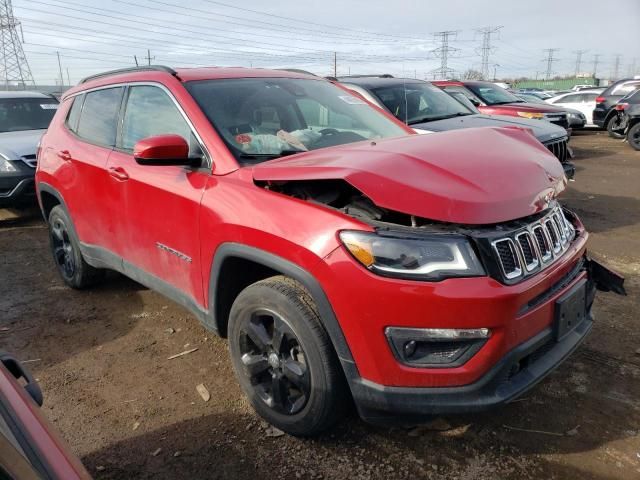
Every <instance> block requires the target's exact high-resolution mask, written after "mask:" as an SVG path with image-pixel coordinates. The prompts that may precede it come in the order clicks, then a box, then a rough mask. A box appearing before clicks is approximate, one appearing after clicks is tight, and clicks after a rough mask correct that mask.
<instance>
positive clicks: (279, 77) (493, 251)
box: [36, 66, 624, 435]
mask: <svg viewBox="0 0 640 480" xmlns="http://www.w3.org/2000/svg"><path fill="white" fill-rule="evenodd" d="M38 160H39V161H38V171H37V174H36V185H37V191H38V196H39V201H40V205H41V207H42V212H43V215H44V217H45V218H46V219H47V222H48V225H49V232H50V240H51V249H52V252H53V258H54V261H55V265H56V268H57V270H58V272H59V274H60V275H61V277H62V279H63V280H64V282H65V283H66V284H67V285H68V286H70V287H72V288H86V287H89V286H90V285H92V284H94V283H95V282H98V281H99V280H100V278H101V277H102V275H103V272H104V270H103V269H112V270H117V271H119V272H121V273H123V274H125V275H127V276H129V277H131V278H133V279H135V280H136V281H139V282H140V283H142V284H144V285H147V286H149V287H150V288H153V289H156V290H158V291H159V292H161V293H163V294H164V295H166V296H168V297H169V298H172V299H174V300H175V301H177V302H178V303H180V304H181V305H183V306H185V307H186V308H188V309H190V310H191V311H192V312H193V313H194V314H195V315H196V316H197V317H198V318H199V319H200V320H201V321H202V322H203V324H204V325H205V326H206V327H208V328H210V329H211V330H214V331H217V332H218V333H219V334H221V335H223V336H227V337H228V338H229V349H230V355H231V360H232V364H233V367H234V369H235V372H236V376H237V378H238V381H239V383H240V385H241V387H242V389H243V390H244V392H245V393H246V395H247V396H248V398H249V401H250V402H251V404H252V405H253V407H254V408H255V410H256V411H257V412H258V413H259V414H260V415H261V416H262V417H263V418H264V419H266V420H267V421H269V422H271V423H272V424H273V425H275V426H276V427H278V428H280V429H282V430H284V431H285V432H289V433H290V434H294V435H313V434H316V433H319V432H320V431H323V430H326V429H327V428H329V427H330V426H332V425H333V424H335V422H337V421H339V420H340V419H341V418H342V416H343V415H344V414H345V411H346V410H347V409H348V406H349V405H350V403H351V399H353V400H354V402H355V404H356V405H357V407H358V411H359V413H360V415H361V416H362V417H363V418H364V419H366V420H369V421H372V422H376V421H377V422H384V421H386V420H389V419H393V418H395V419H398V418H402V417H404V418H412V419H414V420H415V418H417V417H424V416H425V415H430V414H444V413H456V412H471V411H476V410H482V409H485V408H488V407H491V406H496V405H501V404H503V403H505V402H508V401H510V400H512V399H513V398H515V397H516V396H518V395H521V394H522V393H523V392H525V391H526V390H528V389H529V388H531V387H532V386H533V385H535V384H536V383H537V382H538V381H540V380H541V379H542V378H543V377H544V376H545V375H546V374H548V373H549V372H550V371H551V370H553V369H554V368H555V367H556V366H557V365H559V364H560V363H561V362H562V361H563V360H564V359H565V358H566V357H567V356H568V355H569V354H570V353H571V352H572V351H573V350H574V349H575V348H576V347H577V346H578V345H579V344H580V343H581V342H582V341H583V340H584V338H585V337H586V335H587V334H588V333H589V331H590V330H591V327H592V319H591V314H590V312H591V305H592V302H593V299H594V295H595V289H596V288H601V289H615V290H616V291H618V292H621V293H622V292H623V291H624V288H623V284H622V279H621V278H620V277H618V276H616V275H615V274H613V273H611V272H609V271H608V270H606V269H605V268H604V267H602V266H600V264H598V263H596V262H594V261H593V260H590V259H589V258H588V257H587V256H586V243H587V237H588V234H587V232H586V230H585V229H584V226H583V225H582V223H580V220H579V219H578V217H577V216H576V215H575V214H573V213H572V212H570V211H568V210H566V209H563V208H562V207H561V205H560V204H559V203H558V201H557V196H558V195H559V194H560V193H561V192H562V190H563V189H564V188H565V186H566V177H565V175H564V173H563V171H562V168H561V167H560V164H559V163H558V161H557V160H556V158H555V157H554V156H553V155H551V153H550V152H549V151H548V150H547V149H546V148H545V147H544V146H543V145H541V144H540V142H538V140H536V139H535V138H534V137H533V135H532V134H531V133H530V132H529V131H526V130H522V129H513V128H483V129H479V128H477V129H464V130H455V131H451V132H442V133H439V134H438V135H416V134H415V133H414V132H413V131H412V130H411V129H410V128H409V127H407V126H406V125H404V124H403V123H402V122H400V121H398V120H397V119H396V118H394V117H393V116H391V115H388V114H386V113H385V112H384V111H382V110H380V109H377V108H376V107H374V106H372V105H370V104H368V103H367V102H365V101H364V100H362V99H361V98H359V97H356V96H354V95H353V94H351V93H350V92H349V91H348V90H346V89H343V88H341V87H339V86H336V85H333V84H332V83H331V82H329V81H327V80H324V79H320V78H318V77H311V76H307V75H303V74H297V73H293V72H286V71H278V70H261V69H256V70H254V69H243V68H200V69H188V68H187V69H178V70H172V69H170V68H167V67H153V66H151V67H144V68H137V69H136V68H133V69H127V70H124V71H123V70H120V71H115V72H107V73H105V74H102V75H98V76H94V77H91V78H88V79H86V80H85V81H83V82H81V83H80V84H79V85H78V86H76V87H74V88H72V89H71V90H69V91H67V92H66V93H65V95H64V97H63V101H62V104H61V108H60V109H59V111H58V112H57V114H56V116H55V117H54V120H53V122H52V124H51V127H50V128H49V129H48V130H47V132H46V133H45V135H44V137H43V139H42V147H41V149H40V155H39V158H38ZM425 312H429V315H425ZM178 381H180V379H178Z"/></svg>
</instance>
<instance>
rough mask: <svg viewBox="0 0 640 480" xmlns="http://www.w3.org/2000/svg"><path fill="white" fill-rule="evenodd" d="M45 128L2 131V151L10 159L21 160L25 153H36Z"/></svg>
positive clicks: (0, 135) (0, 136) (0, 151)
mask: <svg viewBox="0 0 640 480" xmlns="http://www.w3.org/2000/svg"><path fill="white" fill-rule="evenodd" d="M44 132H45V130H24V131H21V132H2V133H0V153H1V154H3V155H4V156H5V157H7V158H8V159H9V160H19V159H20V157H22V156H24V155H35V153H36V148H37V146H38V141H39V140H40V137H42V135H43V134H44Z"/></svg>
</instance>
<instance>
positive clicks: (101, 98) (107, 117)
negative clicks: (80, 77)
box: [74, 87, 123, 147]
mask: <svg viewBox="0 0 640 480" xmlns="http://www.w3.org/2000/svg"><path fill="white" fill-rule="evenodd" d="M122 90H123V88H122V87H115V88H105V89H102V90H95V91H93V92H89V93H87V94H85V100H84V106H83V107H82V113H81V114H80V122H79V123H78V128H77V130H76V133H77V134H78V135H79V136H80V137H82V138H84V139H85V140H87V141H89V142H91V143H97V144H98V145H104V146H107V147H113V146H114V145H115V143H116V123H117V120H118V111H119V109H120V102H121V100H122ZM74 103H75V102H74Z"/></svg>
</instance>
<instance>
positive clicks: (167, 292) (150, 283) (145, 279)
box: [80, 242, 218, 333]
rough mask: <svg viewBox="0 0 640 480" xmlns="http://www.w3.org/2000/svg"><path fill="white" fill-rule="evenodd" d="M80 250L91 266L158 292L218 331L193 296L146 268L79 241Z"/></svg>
mask: <svg viewBox="0 0 640 480" xmlns="http://www.w3.org/2000/svg"><path fill="white" fill-rule="evenodd" d="M80 251H81V252H82V256H83V257H84V259H85V261H86V262H87V263H88V264H89V265H91V266H92V267H95V268H108V269H110V270H115V271H116V272H119V273H121V274H122V275H124V276H126V277H129V278H130V279H132V280H134V281H136V282H138V283H140V284H142V285H144V286H145V287H147V288H149V289H151V290H154V291H156V292H158V293H159V294H161V295H163V296H165V297H167V298H169V299H171V300H173V301H174V302H176V303H177V304H179V305H181V306H183V307H184V308H186V309H187V310H189V311H190V312H191V313H193V314H194V315H195V316H196V317H197V318H198V320H200V323H202V324H203V325H204V326H205V327H206V328H208V329H210V330H213V331H214V332H215V333H218V330H217V329H216V328H215V326H214V325H212V323H211V322H208V321H207V318H208V315H209V312H208V311H207V310H205V309H204V308H202V306H200V305H199V304H198V302H196V301H195V299H194V298H193V297H191V296H189V295H187V294H186V293H184V292H183V291H182V290H180V289H178V288H176V287H174V286H173V285H171V284H170V283H167V282H165V281H164V280H162V279H160V278H158V277H156V276H155V275H153V274H151V273H149V272H147V271H146V270H143V269H141V268H139V267H137V266H135V265H133V264H132V263H129V262H127V261H125V260H123V259H122V258H121V257H119V256H118V255H116V254H115V253H113V252H111V251H110V250H107V249H105V248H102V247H98V246H96V245H89V244H87V243H82V242H81V243H80Z"/></svg>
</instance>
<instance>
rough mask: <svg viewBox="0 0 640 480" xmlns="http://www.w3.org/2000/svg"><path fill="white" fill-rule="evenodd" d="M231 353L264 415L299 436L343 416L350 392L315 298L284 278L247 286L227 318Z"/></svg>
mask: <svg viewBox="0 0 640 480" xmlns="http://www.w3.org/2000/svg"><path fill="white" fill-rule="evenodd" d="M229 349H230V352H231V360H232V362H233V367H234V370H235V372H236V376H237V378H238V380H239V382H240V385H241V387H242V389H243V390H244V392H245V394H246V395H247V397H248V398H249V401H250V402H251V404H252V405H253V407H254V409H255V410H256V412H258V414H259V415H260V416H261V417H262V418H264V419H265V420H267V421H268V422H269V423H271V424H272V425H274V426H276V427H277V428H279V429H281V430H283V431H285V432H287V433H289V434H291V435H299V436H311V435H316V434H318V433H321V432H323V431H325V430H327V429H328V428H330V427H331V426H333V425H334V424H335V423H336V422H337V421H339V420H340V419H342V418H343V416H344V414H345V412H346V410H347V408H348V406H349V402H350V400H349V396H348V389H347V387H346V384H345V380H344V377H343V374H342V371H341V367H340V363H339V362H338V358H337V356H336V354H335V352H334V350H333V347H332V345H331V342H330V339H329V337H328V335H327V332H326V331H325V329H324V327H323V326H322V324H321V322H320V318H319V315H318V311H317V308H316V306H315V303H314V302H313V299H312V298H311V296H310V295H309V293H308V292H307V291H306V290H305V289H304V288H303V287H302V285H300V284H299V283H298V282H296V281H294V280H292V279H290V278H288V277H284V276H276V277H271V278H268V279H266V280H262V281H260V282H257V283H254V284H253V285H250V286H249V287H247V288H245V289H244V290H243V291H242V292H241V293H240V294H239V295H238V297H237V298H236V300H235V302H234V303H233V307H232V308H231V313H230V316H229Z"/></svg>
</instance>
